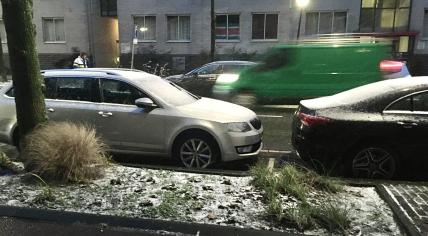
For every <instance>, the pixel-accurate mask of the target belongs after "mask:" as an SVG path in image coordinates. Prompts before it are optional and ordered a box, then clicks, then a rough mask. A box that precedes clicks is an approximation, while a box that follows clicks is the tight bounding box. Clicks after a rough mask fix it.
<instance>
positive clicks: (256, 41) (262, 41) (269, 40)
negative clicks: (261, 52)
mask: <svg viewBox="0 0 428 236" xmlns="http://www.w3.org/2000/svg"><path fill="white" fill-rule="evenodd" d="M251 42H254V43H269V42H278V39H251Z"/></svg>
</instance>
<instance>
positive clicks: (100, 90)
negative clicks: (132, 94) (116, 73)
mask: <svg viewBox="0 0 428 236" xmlns="http://www.w3.org/2000/svg"><path fill="white" fill-rule="evenodd" d="M106 80H107V81H114V82H119V83H125V84H126V85H128V86H129V87H131V88H133V89H135V90H137V91H138V92H140V93H142V94H145V95H146V97H147V98H150V99H151V100H152V101H153V103H154V104H156V105H157V106H158V107H159V105H158V103H157V102H156V101H155V100H153V98H152V97H150V95H148V94H147V93H146V92H145V91H143V90H142V89H140V88H138V87H137V86H135V85H133V84H131V83H129V82H127V81H124V80H120V79H114V78H108V77H107V78H106V77H101V78H99V79H98V93H99V95H100V103H102V104H104V105H114V106H127V107H130V106H131V107H137V105H135V104H123V103H110V102H105V101H104V91H103V81H106ZM141 98H142V97H141Z"/></svg>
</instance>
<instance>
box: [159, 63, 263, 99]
mask: <svg viewBox="0 0 428 236" xmlns="http://www.w3.org/2000/svg"><path fill="white" fill-rule="evenodd" d="M254 65H256V63H255V62H250V61H216V62H211V63H208V64H205V65H203V66H201V67H199V68H196V69H194V70H191V71H190V72H188V73H186V74H183V75H173V76H169V77H166V78H165V79H167V80H169V81H171V82H174V83H176V84H178V85H180V86H181V87H183V88H185V89H186V90H188V91H190V92H192V93H194V94H197V95H199V96H203V97H212V91H213V87H214V85H215V83H216V80H217V77H218V76H219V75H221V74H239V72H240V71H241V70H243V69H246V68H248V67H250V66H254Z"/></svg>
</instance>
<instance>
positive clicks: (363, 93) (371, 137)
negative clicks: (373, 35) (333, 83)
mask: <svg viewBox="0 0 428 236" xmlns="http://www.w3.org/2000/svg"><path fill="white" fill-rule="evenodd" d="M427 134H428V77H412V79H392V80H386V81H381V82H377V83H372V84H369V85H364V86H361V87H358V88H354V89H351V90H349V91H345V92H342V93H339V94H336V95H333V96H328V97H322V98H317V99H311V100H303V101H301V102H300V106H299V108H298V110H297V112H296V113H295V115H294V119H293V125H292V144H293V146H294V148H295V149H296V150H297V152H298V153H299V155H300V157H301V158H302V159H304V160H307V161H311V160H312V162H313V160H315V162H313V163H318V162H319V163H321V164H322V165H323V166H325V167H326V168H327V169H329V168H331V167H333V166H334V165H335V164H339V166H342V167H345V168H344V170H345V174H347V175H349V176H353V177H357V178H386V179H389V178H394V177H396V176H397V175H399V174H402V173H403V172H404V171H405V170H409V171H410V172H416V171H418V170H420V171H425V172H426V168H427V167H428V148H426V146H427V144H428V135H427ZM421 168H425V170H424V169H421Z"/></svg>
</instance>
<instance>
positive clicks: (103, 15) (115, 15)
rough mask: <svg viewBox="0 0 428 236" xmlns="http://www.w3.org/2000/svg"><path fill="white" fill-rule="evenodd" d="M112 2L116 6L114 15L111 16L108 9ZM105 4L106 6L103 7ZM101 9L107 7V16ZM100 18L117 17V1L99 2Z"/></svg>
mask: <svg viewBox="0 0 428 236" xmlns="http://www.w3.org/2000/svg"><path fill="white" fill-rule="evenodd" d="M112 2H114V3H115V4H113V5H116V13H115V14H111V12H112V11H111V10H110V7H111V6H112ZM104 4H106V5H104ZM103 7H107V10H106V12H107V14H103ZM100 16H101V17H117V0H100Z"/></svg>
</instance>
